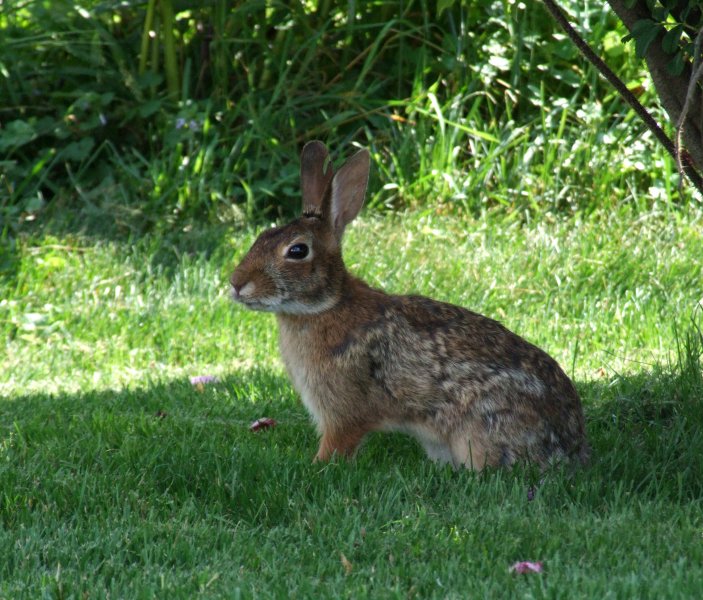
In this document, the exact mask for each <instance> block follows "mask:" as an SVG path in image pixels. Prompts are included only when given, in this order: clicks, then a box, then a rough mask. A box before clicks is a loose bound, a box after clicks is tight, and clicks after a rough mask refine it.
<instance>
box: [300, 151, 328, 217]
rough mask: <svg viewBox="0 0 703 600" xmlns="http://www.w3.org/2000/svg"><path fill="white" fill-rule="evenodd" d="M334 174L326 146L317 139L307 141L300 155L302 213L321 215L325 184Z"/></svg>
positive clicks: (325, 189) (323, 211) (326, 184)
mask: <svg viewBox="0 0 703 600" xmlns="http://www.w3.org/2000/svg"><path fill="white" fill-rule="evenodd" d="M333 174H334V172H333V170H332V162H331V161H330V160H329V154H328V152H327V148H325V145H324V144H323V143H322V142H319V141H317V140H315V141H313V142H308V143H307V144H305V147H304V148H303V152H302V154H301V155H300V187H301V190H302V195H303V215H305V216H322V215H323V213H325V212H327V211H326V210H323V206H322V204H323V201H324V199H325V192H326V191H327V186H328V185H329V183H330V180H331V179H332V175H333Z"/></svg>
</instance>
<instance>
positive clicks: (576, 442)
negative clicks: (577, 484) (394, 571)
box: [230, 141, 590, 471]
mask: <svg viewBox="0 0 703 600" xmlns="http://www.w3.org/2000/svg"><path fill="white" fill-rule="evenodd" d="M369 162H370V159H369V153H368V151H367V150H360V151H358V152H357V153H356V154H354V155H353V156H352V157H351V158H350V159H349V160H348V161H347V162H346V163H345V164H344V165H343V166H342V167H341V168H340V169H339V171H337V172H336V173H334V172H333V169H332V165H331V164H330V160H329V155H328V151H327V149H326V147H325V145H324V144H323V143H322V142H319V141H312V142H309V143H307V144H306V145H305V147H304V148H303V151H302V155H301V169H300V177H301V189H302V200H303V203H302V204H303V205H302V216H301V217H300V218H298V219H296V220H294V221H292V222H291V223H289V224H287V225H284V226H281V227H274V228H271V229H269V230H267V231H264V232H263V233H262V234H261V235H260V236H259V237H258V239H256V241H255V242H254V244H253V245H252V247H251V249H250V250H249V252H248V253H247V254H246V255H245V256H244V258H243V259H242V261H241V263H240V264H239V266H237V267H236V269H235V270H234V272H233V274H232V276H231V279H230V284H231V289H232V296H233V299H234V300H235V301H236V302H238V303H241V304H242V305H244V306H245V307H247V308H249V309H253V310H259V311H268V312H273V313H275V315H276V318H277V321H278V328H279V345H280V352H281V355H282V358H283V362H284V363H285V366H286V368H287V371H288V374H289V376H290V379H291V380H292V383H293V386H294V387H295V389H296V390H297V391H298V393H299V394H300V396H301V398H302V401H303V403H304V405H305V407H306V408H307V410H308V411H309V413H310V414H311V415H312V418H313V419H314V421H315V423H316V425H317V428H318V432H319V434H320V437H321V439H320V444H319V449H318V451H317V454H316V456H315V460H318V461H327V460H329V459H330V458H331V457H332V456H333V455H335V454H338V455H342V456H352V455H353V454H354V453H355V451H356V449H357V448H358V446H359V445H360V443H361V442H362V440H363V438H364V437H365V436H366V434H368V433H369V432H372V431H401V432H405V433H407V434H410V435H411V436H414V437H415V438H416V439H417V440H418V441H419V442H420V444H421V445H422V446H423V447H424V449H425V451H426V454H427V455H428V456H429V457H430V458H431V459H432V460H434V461H437V462H439V463H450V464H451V465H453V466H454V467H455V468H457V467H459V466H462V465H463V466H465V467H467V468H470V469H474V470H477V471H478V470H481V469H483V468H484V467H500V466H510V465H513V464H514V463H516V462H518V461H528V462H532V463H536V464H538V465H540V466H542V467H546V466H549V465H551V464H553V463H554V462H555V461H556V462H558V461H559V460H560V459H562V458H566V459H576V460H577V461H579V462H580V463H582V464H585V463H586V462H587V461H588V458H589V454H590V450H589V445H588V442H587V440H586V434H585V426H584V416H583V410H582V406H581V401H580V399H579V395H578V393H577V392H576V389H575V388H574V385H573V383H572V382H571V380H570V379H569V378H568V377H567V375H566V374H565V373H564V371H563V370H562V369H561V368H560V367H559V365H558V364H557V362H556V361H555V360H554V359H553V358H552V357H551V356H549V355H548V354H547V353H546V352H544V351H543V350H541V349H539V348H538V347H536V346H534V345H532V344H531V343H529V342H527V341H526V340H524V339H523V338H521V337H519V336H518V335H516V334H514V333H512V332H511V331H509V330H508V329H507V328H505V327H504V326H503V325H501V324H500V323H498V322H497V321H494V320H492V319H490V318H487V317H484V316H482V315H480V314H477V313H475V312H471V311H470V310H467V309H464V308H461V307H458V306H454V305H452V304H447V303H444V302H439V301H436V300H432V299H429V298H425V297H422V296H396V295H391V294H387V293H386V292H384V291H382V290H378V289H374V288H372V287H370V286H369V285H367V284H366V283H364V282H363V281H362V280H361V279H358V278H356V277H354V276H353V275H351V274H350V273H349V272H348V271H347V270H346V268H345V265H344V261H343V260H342V248H341V242H342V236H343V234H344V230H345V228H346V226H347V225H349V223H351V222H352V221H353V220H354V218H355V217H356V216H357V215H358V214H359V211H360V210H361V206H362V204H363V201H364V196H365V193H366V187H367V182H368V176H369Z"/></svg>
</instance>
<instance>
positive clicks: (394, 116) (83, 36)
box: [0, 0, 675, 230]
mask: <svg viewBox="0 0 703 600" xmlns="http://www.w3.org/2000/svg"><path fill="white" fill-rule="evenodd" d="M444 4H445V6H439V5H437V6H435V5H434V4H431V3H427V2H421V1H414V0H411V1H409V2H400V1H398V2H383V3H378V2H370V1H359V2H351V3H348V4H345V5H337V4H335V3H332V2H329V0H320V1H319V2H314V1H312V0H307V1H305V2H294V3H279V2H263V1H259V0H248V1H240V2H237V3H234V4H232V3H230V2H227V1H226V0H210V1H208V2H203V3H198V4H196V5H193V4H192V3H187V2H179V1H174V2H173V3H172V2H171V0H163V1H162V2H158V3H155V2H154V1H153V0H150V1H149V2H147V3H144V2H143V1H137V0H124V1H119V2H117V1H116V0H88V1H86V2H82V3H81V4H80V5H78V4H76V3H75V2H73V1H72V0H56V1H55V2H51V3H47V2H42V1H39V0H24V1H22V2H15V3H3V4H2V5H0V11H1V12H0V28H1V30H2V34H3V37H4V38H5V40H6V43H4V44H2V45H0V64H1V65H2V68H1V69H0V119H1V122H2V129H0V148H1V149H2V152H3V160H2V161H1V162H0V189H1V190H2V192H1V193H0V211H2V213H1V214H2V215H3V217H4V219H5V222H6V223H7V224H8V226H11V227H12V229H13V230H16V229H17V228H20V227H21V226H22V224H23V223H26V222H27V221H28V220H29V221H31V220H33V219H34V220H36V219H42V218H43V216H44V215H45V214H57V212H64V213H65V212H70V213H71V214H78V215H80V216H81V218H89V219H90V218H92V219H93V220H94V221H98V222H100V223H102V224H104V223H105V222H106V219H105V215H109V217H110V218H109V219H108V220H107V221H108V222H109V223H111V224H113V226H116V227H118V228H119V229H120V230H134V229H136V230H143V229H148V228H153V227H159V228H165V229H172V228H174V227H176V226H177V225H179V226H183V225H184V224H187V223H188V222H190V221H192V220H193V219H203V218H206V219H211V220H224V221H232V220H241V219H244V218H258V219H261V218H269V219H270V218H276V217H277V216H278V215H280V214H281V213H282V212H287V213H289V212H291V211H292V210H293V207H294V206H296V205H297V200H296V197H297V194H296V190H297V185H298V184H297V165H296V162H297V154H298V151H299V148H300V147H301V145H302V143H303V142H305V141H306V140H308V139H311V138H322V139H324V140H325V141H327V142H328V143H329V145H330V146H331V147H332V148H340V153H344V152H347V150H345V146H346V145H348V144H349V143H352V142H355V143H360V144H364V145H370V146H371V147H372V150H373V153H374V159H375V161H376V168H375V169H374V171H375V172H376V177H377V179H376V180H375V181H374V182H373V184H372V190H373V191H376V192H378V191H379V190H381V191H380V192H379V193H378V194H377V195H376V197H375V198H374V199H372V203H375V204H385V205H388V206H408V205H418V204H419V205H425V204H428V205H432V206H433V207H437V208H438V209H440V210H442V209H453V207H461V208H466V209H470V210H480V209H482V208H483V207H485V206H491V205H496V204H500V205H505V206H506V207H508V208H509V209H511V210H519V211H522V210H525V209H529V210H532V209H535V208H540V207H541V208H543V209H548V210H552V209H555V210H563V209H564V207H567V206H568V207H571V208H588V207H587V206H583V205H582V204H580V201H579V199H578V197H577V196H576V195H575V194H574V193H573V190H576V189H579V188H580V187H582V186H584V185H587V186H589V185H591V178H592V174H593V173H595V172H599V173H600V172H605V173H607V176H606V177H605V178H604V179H605V181H603V183H602V184H601V185H603V186H604V188H606V189H607V190H609V192H610V193H611V194H613V195H620V196H626V195H629V194H631V192H630V190H633V189H637V188H638V187H641V186H642V185H645V186H651V185H652V180H651V177H650V175H649V174H647V173H646V172H645V171H646V169H640V168H632V167H628V166H627V161H628V160H629V159H627V157H626V160H625V164H624V166H622V165H620V164H618V162H616V161H614V160H613V155H612V153H613V152H616V153H619V152H620V151H621V150H622V149H623V148H625V149H628V148H631V147H633V145H634V146H636V144H637V143H640V144H642V143H644V147H642V149H641V152H642V155H641V156H642V157H641V158H637V157H635V158H634V159H633V160H630V164H631V165H640V164H645V162H644V159H645V158H646V157H649V156H651V155H652V154H654V156H655V157H656V156H658V155H657V152H656V150H652V145H651V142H648V141H647V138H646V136H645V137H644V138H643V140H640V138H641V137H642V136H641V135H640V131H639V129H638V128H637V126H633V124H632V123H630V118H629V117H628V114H627V110H626V109H625V108H624V107H623V106H622V104H621V103H620V101H619V99H618V98H616V97H614V96H613V95H612V93H611V92H610V90H608V89H607V87H605V85H604V84H602V83H601V82H600V81H599V79H598V76H597V75H596V74H595V73H594V72H593V71H592V70H591V69H590V67H588V66H587V65H584V64H583V63H582V62H581V59H580V57H579V56H578V54H577V52H576V50H575V49H574V48H573V47H571V45H570V43H569V42H568V40H566V39H565V38H564V37H562V36H560V35H559V34H556V33H554V32H553V29H552V24H551V22H550V21H549V19H547V18H546V17H545V13H544V11H543V9H542V7H541V6H540V5H539V4H538V3H528V4H527V5H525V4H523V3H513V2H510V1H508V0H480V1H478V2H471V3H469V4H467V5H464V4H461V3H459V4H456V5H452V6H446V3H444ZM157 6H159V7H164V6H167V7H169V8H171V9H173V10H171V11H170V12H169V11H166V12H164V11H160V10H156V7H157ZM440 8H443V10H438V9H440ZM150 9H153V10H152V13H151V17H149V10H150ZM572 9H573V10H575V11H576V14H578V17H579V20H580V22H581V23H582V25H583V28H584V30H585V31H587V32H588V34H589V35H590V36H591V37H593V39H595V40H600V39H606V34H607V33H608V32H612V31H613V29H614V28H615V27H616V20H615V18H614V17H613V16H612V15H610V14H609V13H608V12H607V11H605V9H604V8H603V6H602V5H601V4H600V3H596V2H593V3H592V4H587V5H581V4H579V5H578V6H577V5H576V4H574V6H573V7H572ZM438 13H441V14H439V15H438ZM167 34H168V35H167ZM171 34H172V35H171ZM169 40H170V41H169ZM611 59H612V61H613V62H614V63H616V65H619V67H620V69H621V72H623V73H624V75H625V76H626V78H628V79H629V80H631V81H633V84H635V85H639V83H640V81H641V78H642V76H641V73H639V72H638V71H637V69H636V68H634V67H633V66H632V60H631V59H632V56H631V53H629V52H627V51H625V52H622V51H619V52H613V53H612V56H611ZM174 66H175V67H177V73H176V74H175V75H174V74H173V73H171V75H168V73H169V72H170V71H172V69H173V67H174ZM600 123H607V126H606V127H605V129H608V130H610V133H609V134H607V135H608V136H610V137H609V140H610V142H609V143H606V144H605V145H604V144H603V142H604V140H603V134H602V132H599V131H598V130H597V129H598V125H599V124H600ZM557 138H558V139H557ZM638 152H639V151H638ZM630 154H631V153H630ZM655 160H659V159H658V158H655ZM567 164H568V165H569V166H570V168H568V169H567V168H562V165H567ZM658 172H659V173H661V175H659V176H658V178H660V179H661V178H662V177H663V179H664V181H663V184H662V185H661V189H665V190H666V193H667V194H668V191H669V190H670V189H672V186H671V182H670V181H669V179H670V176H669V174H668V173H667V171H666V170H665V171H661V170H659V171H658ZM657 185H659V184H657ZM674 195H675V192H674ZM66 209H68V210H66Z"/></svg>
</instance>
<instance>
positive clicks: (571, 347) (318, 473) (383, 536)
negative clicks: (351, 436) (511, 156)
mask: <svg viewBox="0 0 703 600" xmlns="http://www.w3.org/2000/svg"><path fill="white" fill-rule="evenodd" d="M702 230H703V223H702V219H701V213H700V212H696V211H695V210H694V209H690V210H680V209H667V208H662V209H661V210H649V211H646V212H643V211H639V210H635V209H632V210H630V209H628V208H626V207H623V208H621V209H618V210H613V211H611V212H606V211H603V212H596V213H593V214H590V215H573V216H571V217H570V218H563V217H557V218H554V219H551V218H549V215H544V216H541V217H540V218H538V219H535V220H525V219H524V218H520V219H519V218H512V217H510V216H506V215H505V214H501V215H500V216H497V215H492V214H490V213H489V214H487V215H485V216H483V217H480V218H476V219H469V218H458V217H449V216H443V217H442V216H436V215H433V214H432V213H430V212H428V213H419V212H416V213H411V214H407V215H404V216H391V215H388V216H385V217H384V216H380V215H367V216H366V217H364V218H362V219H361V220H360V222H359V223H357V224H356V225H354V226H353V227H350V229H349V231H348V235H347V238H346V240H345V253H346V260H347V264H348V266H349V268H350V270H352V271H353V272H354V273H356V274H358V275H361V276H363V277H365V278H366V279H367V280H368V281H369V282H370V283H372V284H374V285H377V286H380V287H383V288H384V289H387V290H389V291H393V292H398V293H400V292H419V293H422V294H426V295H430V296H433V297H435V298H438V299H441V300H447V301H450V302H454V303H458V304H462V305H464V306H466V307H468V308H471V309H473V310H476V311H478V312H481V313H484V314H486V315H488V316H492V317H494V318H497V319H499V320H501V321H502V322H503V323H505V324H506V325H507V326H508V327H510V328H511V329H513V330H514V331H516V332H518V333H520V334H521V335H523V336H525V337H527V338H528V339H530V340H531V341H533V342H535V343H537V344H538V345H540V346H542V347H543V348H545V349H546V350H547V351H549V352H550V353H551V354H552V355H554V356H555V357H556V358H557V359H558V360H559V362H560V363H561V364H562V365H563V366H564V368H565V370H566V371H567V373H569V374H570V375H571V376H572V377H573V378H574V380H575V381H576V384H577V387H578V389H579V391H580V393H581V395H582V398H583V401H584V405H585V411H586V417H587V424H588V432H589V437H590V438H591V441H592V445H593V462H592V465H591V466H590V467H589V468H588V469H586V470H583V471H577V472H563V473H562V472H554V473H549V474H548V475H547V476H546V478H545V479H544V481H542V482H541V483H540V482H539V481H538V480H539V474H537V473H534V472H532V471H530V469H523V470H519V469H518V470H515V471H490V472H484V473H482V474H480V475H476V474H474V473H471V472H468V471H453V470H452V469H451V468H448V467H438V466H435V465H434V464H432V463H430V462H429V461H427V460H426V459H425V457H424V455H423V452H422V451H421V449H420V448H419V447H418V446H417V445H416V444H415V442H413V441H412V440H410V439H408V438H406V437H403V436H402V435H374V436H371V438H370V439H369V441H368V443H367V444H366V445H365V446H364V447H363V448H362V449H361V451H360V452H359V454H358V456H357V458H356V459H355V460H353V461H337V462H332V463H330V464H324V465H320V464H312V463H311V459H312V457H313V455H314V453H315V451H316V442H317V440H316V435H315V431H314V429H313V426H312V424H311V422H310V420H309V418H308V416H307V414H306V413H305V410H304V408H303V406H302V404H301V403H300V401H299V399H298V398H297V396H296V394H295V392H294V391H293V389H292V388H291V386H290V384H289V382H288V380H287V378H286V376H285V373H284V370H283V368H282V365H281V363H280V361H279V358H278V353H277V348H276V327H275V320H274V318H273V316H271V315H266V314H255V313H250V312H246V311H244V310H243V309H242V308H240V307H238V306H234V305H233V304H232V303H231V302H230V301H229V299H228V289H227V288H228V286H227V280H228V276H229V273H230V271H231V269H232V268H233V266H234V265H235V264H236V261H237V259H238V258H239V257H241V256H242V255H243V253H244V252H245V251H246V249H247V248H248V246H249V244H250V243H251V242H252V240H253V239H254V237H255V235H256V232H255V231H252V230H250V229H243V228H239V229H237V228H232V229H224V228H210V229H208V228H203V229H201V230H199V229H197V228H195V229H194V230H191V231H187V232H182V233H179V234H178V235H177V236H173V237H172V238H171V237H169V236H165V237H159V236H155V235H154V236H147V237H142V238H139V239H133V240H129V241H126V240H118V239H106V238H102V237H100V236H99V235H98V234H95V233H92V232H90V231H88V232H84V233H82V234H77V233H66V232H65V231H61V230H60V229H57V230H55V231H54V232H53V233H51V234H50V233H47V232H45V233H37V234H35V235H33V236H27V237H25V238H22V239H21V240H20V241H18V243H17V245H16V247H15V248H14V249H11V251H9V253H6V255H5V260H4V263H3V265H4V272H3V275H2V278H0V331H1V332H2V337H3V339H4V344H3V346H2V348H1V349H0V358H1V364H2V370H1V371H0V397H1V399H0V556H2V559H1V560H0V597H2V598H23V597H26V598H39V597H57V598H84V597H85V598H102V597H108V596H109V597H111V598H153V597H162V598H193V597H198V596H202V597H213V598H219V597H224V598H238V597H245V598H248V597H298V598H305V597H310V598H312V597H315V598H337V597H340V598H360V597H373V598H396V597H397V598H407V597H417V598H483V597H496V598H507V597H511V598H512V597H515V598H533V597H534V598H581V597H593V598H698V597H700V595H701V590H703V587H702V586H703V584H702V583H701V582H703V506H702V500H703V458H702V457H703V381H702V376H701V353H702V352H703V342H702V339H701V330H700V326H701V322H702V319H701V310H703V309H702V308H701V299H702V298H703V267H702V266H701V264H702V262H703V239H701V238H702V237H703V236H702V234H701V231H702ZM196 375H214V376H217V377H218V379H219V381H218V382H217V383H214V384H207V385H204V386H193V385H192V384H191V382H190V377H192V376H196ZM260 417H271V418H274V419H275V420H276V421H277V426H276V427H274V428H272V429H268V430H265V431H261V432H259V433H253V432H251V431H250V430H249V425H250V424H251V423H252V421H254V420H255V419H257V418H260ZM535 485H536V487H534V486H535ZM535 490H536V491H535ZM533 492H534V493H533ZM522 560H530V561H541V562H542V563H543V568H544V571H543V573H541V574H525V575H516V574H514V573H511V572H510V571H509V568H510V566H511V565H512V564H513V563H515V562H516V561H522Z"/></svg>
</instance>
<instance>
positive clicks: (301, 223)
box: [230, 141, 369, 314]
mask: <svg viewBox="0 0 703 600" xmlns="http://www.w3.org/2000/svg"><path fill="white" fill-rule="evenodd" d="M368 175H369V153H368V151H367V150H360V151H359V152H357V153H356V154H355V155H354V156H352V157H351V158H350V159H349V160H348V161H347V162H346V163H345V164H344V165H343V166H342V168H341V169H340V170H339V171H338V172H337V173H336V174H335V173H333V170H332V165H331V163H330V161H329V155H328V152H327V148H325V145H324V144H323V143H322V142H318V141H314V142H309V143H308V144H306V145H305V147H304V148H303V152H302V155H301V166H300V180H301V188H302V197H303V207H302V208H303V211H302V215H301V216H300V217H299V218H298V219H296V220H295V221H293V222H291V223H289V224H287V225H284V226H282V227H274V228H272V229H269V230H267V231H265V232H263V233H262V234H261V235H260V236H259V237H258V238H257V240H256V241H255V242H254V244H253V245H252V247H251V248H250V250H249V252H248V253H247V254H246V256H245V257H244V258H243V259H242V262H241V263H240V264H239V266H238V267H237V268H236V269H235V271H234V273H233V274H232V277H231V278H230V283H231V285H232V296H233V298H234V300H236V301H237V302H241V303H242V304H244V305H245V306H247V307H248V308H251V309H253V310H263V311H269V312H275V313H284V314H315V313H319V312H323V311H325V310H328V309H330V308H332V307H333V306H334V305H335V304H336V303H337V302H338V300H339V298H340V294H341V288H342V282H343V280H344V277H345V276H346V270H345V267H344V263H343V261H342V249H341V240H342V235H343V234H344V229H345V227H346V226H347V225H348V224H349V223H350V222H351V221H352V220H353V219H354V218H355V217H356V216H357V215H358V214H359V211H360V210H361V206H362V204H363V202H364V195H365V193H366V184H367V182H368Z"/></svg>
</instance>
